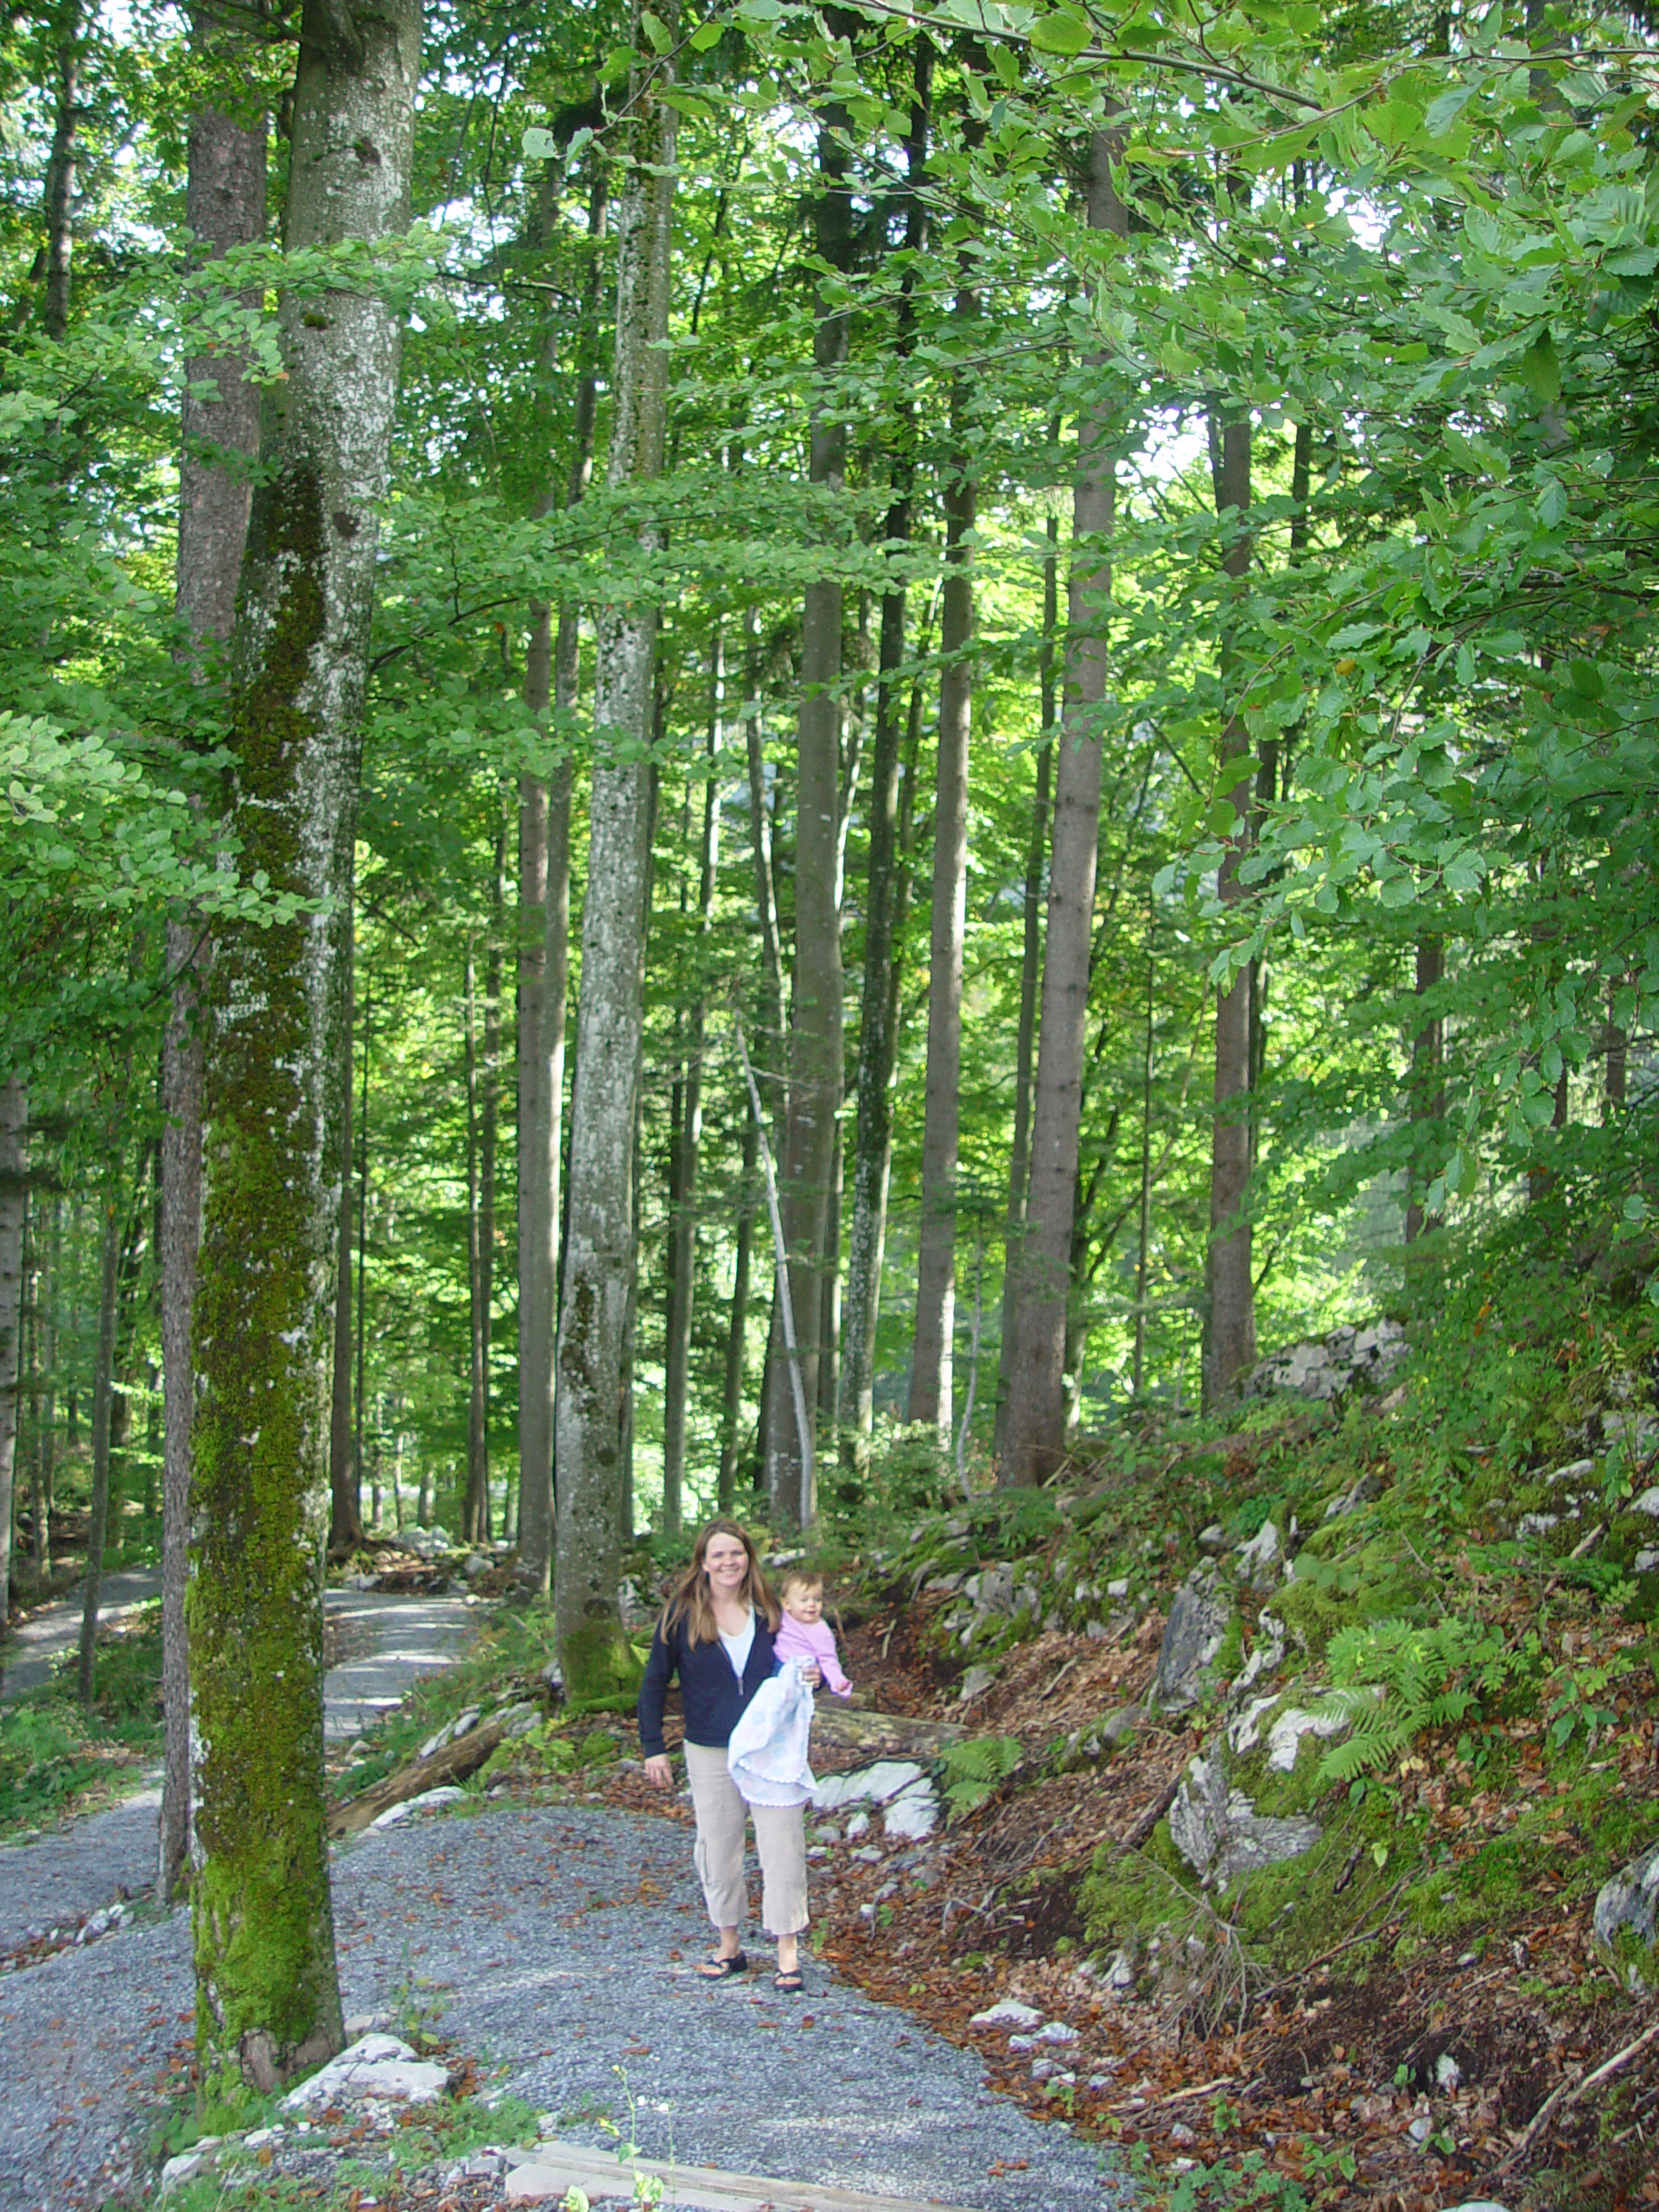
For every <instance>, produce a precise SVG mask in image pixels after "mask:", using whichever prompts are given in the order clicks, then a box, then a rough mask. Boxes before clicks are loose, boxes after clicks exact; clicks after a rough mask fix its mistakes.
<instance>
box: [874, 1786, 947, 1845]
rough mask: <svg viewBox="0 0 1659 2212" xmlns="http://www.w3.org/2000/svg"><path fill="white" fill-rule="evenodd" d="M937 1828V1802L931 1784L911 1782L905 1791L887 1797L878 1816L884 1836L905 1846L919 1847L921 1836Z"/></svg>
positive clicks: (929, 1833)
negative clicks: (915, 1845) (898, 1837)
mask: <svg viewBox="0 0 1659 2212" xmlns="http://www.w3.org/2000/svg"><path fill="white" fill-rule="evenodd" d="M938 1824H939V1801H938V1797H937V1796H935V1795H934V1790H933V1785H932V1783H931V1782H926V1781H923V1782H912V1783H911V1785H910V1787H909V1789H901V1790H900V1791H899V1795H898V1796H896V1797H890V1798H889V1799H888V1800H887V1805H886V1806H885V1808H883V1811H882V1815H881V1826H882V1827H883V1828H884V1829H885V1831H886V1832H887V1834H888V1835H891V1836H900V1837H902V1838H904V1840H906V1842H909V1843H919V1842H920V1841H921V1840H922V1838H923V1837H924V1836H925V1835H931V1834H932V1833H933V1831H934V1829H935V1828H936V1827H938Z"/></svg>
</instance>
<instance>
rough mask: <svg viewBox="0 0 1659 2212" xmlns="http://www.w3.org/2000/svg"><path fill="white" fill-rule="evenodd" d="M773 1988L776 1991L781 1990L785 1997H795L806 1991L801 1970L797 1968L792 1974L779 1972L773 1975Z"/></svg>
mask: <svg viewBox="0 0 1659 2212" xmlns="http://www.w3.org/2000/svg"><path fill="white" fill-rule="evenodd" d="M805 1986H806V1984H805V1982H804V1980H803V1979H802V1977H801V1970H800V1968H799V1967H796V1968H795V1970H794V1972H793V1973H792V1974H785V1973H783V1972H781V1971H779V1973H777V1974H773V1976H772V1987H773V1988H774V1989H778V1990H781V1991H782V1992H783V1993H784V1995H785V1997H793V1996H794V1995H795V1994H796V1993H797V1992H798V1991H799V1990H802V1989H804V1988H805Z"/></svg>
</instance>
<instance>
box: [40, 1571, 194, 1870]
mask: <svg viewBox="0 0 1659 2212" xmlns="http://www.w3.org/2000/svg"><path fill="white" fill-rule="evenodd" d="M76 1681H77V1659H76V1655H75V1654H74V1653H73V1651H72V1652H70V1653H68V1654H67V1656H66V1657H65V1659H64V1661H63V1662H62V1663H61V1665H60V1667H59V1669H58V1670H57V1672H56V1673H55V1674H54V1676H53V1678H52V1680H51V1681H50V1682H48V1684H47V1685H46V1687H45V1688H42V1689H38V1690H30V1691H29V1692H28V1693H26V1694H24V1695H23V1696H22V1697H20V1698H18V1699H17V1700H16V1701H15V1702H14V1703H12V1704H10V1705H7V1706H5V1707H0V1835H14V1834H16V1833H17V1832H18V1831H19V1830H21V1829H28V1828H32V1827H41V1825H42V1824H43V1823H44V1822H46V1821H52V1820H56V1819H58V1818H60V1816H61V1815H64V1814H67V1813H71V1812H82V1811H85V1810H86V1809H88V1808H89V1807H91V1806H92V1805H94V1804H96V1803H99V1802H105V1801H107V1800H108V1799H109V1798H110V1797H111V1796H116V1795H118V1793H119V1791H120V1789H122V1787H123V1785H124V1784H125V1783H129V1782H130V1781H131V1779H132V1778H133V1774H134V1770H135V1769H136V1768H137V1767H139V1766H141V1765H143V1764H145V1763H146V1762H148V1761H149V1759H151V1758H156V1757H157V1756H159V1754H160V1751H161V1748H162V1609H161V1606H160V1604H159V1603H157V1604H155V1605H145V1606H143V1607H142V1608H140V1609H139V1610H138V1611H136V1612H134V1613H131V1614H130V1615H128V1616H127V1617H126V1618H124V1620H122V1621H120V1622H118V1623H116V1624H111V1625H110V1626H109V1627H106V1628H105V1629H102V1630H100V1631H99V1638H98V1645H97V1650H96V1653H95V1656H94V1664H93V1695H92V1711H91V1712H90V1713H83V1712H82V1711H81V1708H80V1703H79V1698H78V1696H77V1694H76Z"/></svg>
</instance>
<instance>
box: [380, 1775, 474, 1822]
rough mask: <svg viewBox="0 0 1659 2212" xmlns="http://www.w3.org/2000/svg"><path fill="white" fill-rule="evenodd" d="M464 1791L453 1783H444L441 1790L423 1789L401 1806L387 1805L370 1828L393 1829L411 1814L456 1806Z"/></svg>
mask: <svg viewBox="0 0 1659 2212" xmlns="http://www.w3.org/2000/svg"><path fill="white" fill-rule="evenodd" d="M466 1795H467V1792H466V1791H465V1790H464V1789H459V1788H457V1786H456V1785H455V1784H454V1783H445V1785H444V1786H443V1788H442V1789H423V1790H422V1792H421V1794H420V1796H418V1797H405V1798H404V1802H403V1803H402V1804H401V1805H388V1806H387V1808H386V1809H385V1812H384V1813H379V1814H377V1815H376V1816H375V1817H374V1819H373V1820H372V1821H370V1822H369V1826H370V1827H372V1828H394V1827H397V1823H398V1821H406V1820H407V1819H408V1818H409V1816H410V1814H411V1813H435V1812H436V1811H437V1809H438V1808H439V1807H440V1806H441V1805H456V1804H459V1803H460V1802H461V1799H462V1798H463V1797H465V1796H466Z"/></svg>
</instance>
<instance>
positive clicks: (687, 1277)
mask: <svg viewBox="0 0 1659 2212" xmlns="http://www.w3.org/2000/svg"><path fill="white" fill-rule="evenodd" d="M725 698H726V658H725V646H724V639H723V637H722V634H721V626H720V624H719V623H718V622H716V623H715V634H714V639H713V641H712V643H711V645H710V646H709V740H708V751H707V755H706V772H705V774H704V778H703V785H702V839H701V842H700V844H699V847H698V871H697V935H696V943H695V946H694V950H693V956H692V957H693V958H694V959H695V961H696V969H697V973H696V979H695V981H694V982H693V984H692V989H691V1004H690V1014H689V1016H688V1020H687V1035H686V1040H685V1060H684V1064H683V1071H682V1073H681V1077H680V1084H681V1102H680V1116H679V1131H678V1136H679V1143H678V1158H677V1162H676V1166H675V1173H674V1177H673V1187H674V1205H673V1208H672V1210H671V1219H670V1222H669V1238H670V1266H669V1270H668V1293H669V1295H668V1316H667V1320H666V1324H665V1326H664V1350H663V1527H664V1530H666V1531H667V1532H668V1533H670V1534H671V1535H672V1534H677V1532H678V1530H679V1526H680V1518H681V1499H682V1493H683V1487H684V1482H685V1409H686V1394H687V1389H688V1384H689V1381H690V1368H691V1316H692V1305H693V1300H694V1294H695V1290H696V1281H695V1277H696V1221H697V1215H696V1205H697V1165H698V1156H699V1153H700V1150H701V1147H702V1054H703V1037H704V1032H705V1030H706V1028H707V1026H708V1020H709V1009H708V1004H707V1001H706V999H705V996H704V990H705V985H704V981H703V971H704V969H705V968H706V965H707V962H708V954H709V933H710V931H711V929H712V927H713V924H714V906H715V881H716V879H717V877H718V874H719V870H720V787H719V784H718V781H717V765H718V762H719V760H720V748H721V714H722V709H723V708H724V705H725Z"/></svg>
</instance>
